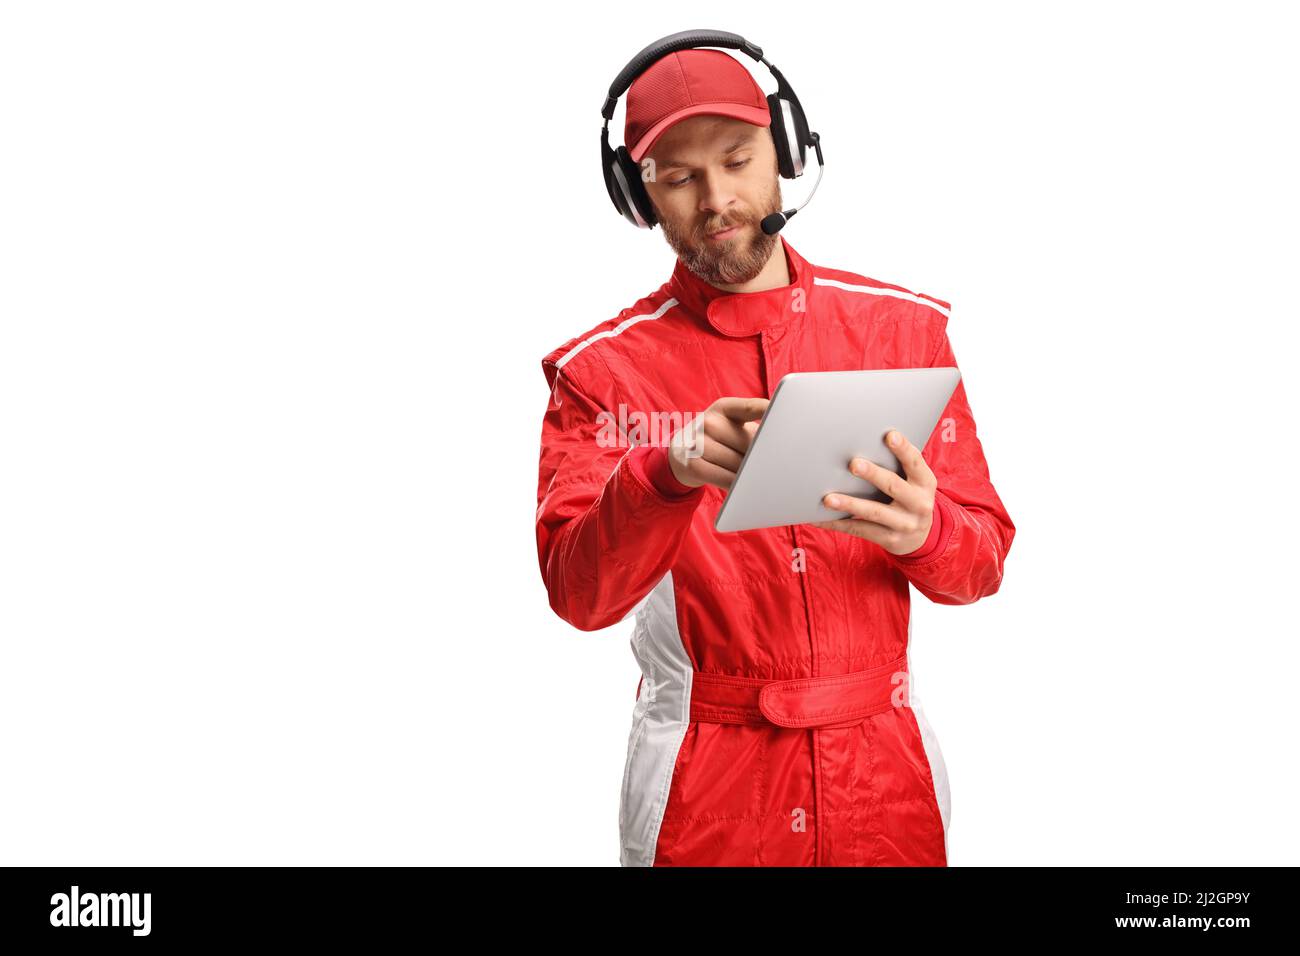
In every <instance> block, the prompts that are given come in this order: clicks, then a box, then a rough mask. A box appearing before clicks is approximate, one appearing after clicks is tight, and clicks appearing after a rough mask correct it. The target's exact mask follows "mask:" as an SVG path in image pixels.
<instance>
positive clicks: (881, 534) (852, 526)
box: [812, 518, 889, 547]
mask: <svg viewBox="0 0 1300 956" xmlns="http://www.w3.org/2000/svg"><path fill="white" fill-rule="evenodd" d="M812 524H813V526H815V527H818V528H825V529H826V530H827V531H846V532H848V533H849V534H852V535H857V536H858V537H859V538H866V539H867V540H868V541H874V542H875V543H876V544H878V545H880V546H881V547H884V545H885V536H886V535H887V534H889V530H888V529H886V528H882V527H880V525H878V524H873V523H872V522H870V521H859V520H858V519H857V518H835V519H833V520H831V521H814V522H812Z"/></svg>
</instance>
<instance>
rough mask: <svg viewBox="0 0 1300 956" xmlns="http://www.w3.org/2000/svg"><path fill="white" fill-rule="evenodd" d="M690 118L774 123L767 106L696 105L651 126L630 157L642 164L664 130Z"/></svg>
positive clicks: (737, 104) (762, 124)
mask: <svg viewBox="0 0 1300 956" xmlns="http://www.w3.org/2000/svg"><path fill="white" fill-rule="evenodd" d="M688 116H730V117H731V118H732V119H738V120H743V121H744V122H746V123H752V124H753V125H755V126H762V127H764V128H766V127H768V126H770V125H771V123H772V115H771V113H769V112H768V109H767V107H766V106H764V107H761V108H760V107H757V106H741V105H740V104H739V103H696V104H694V105H692V106H687V107H684V108H682V109H680V110H678V111H677V112H675V113H669V114H668V115H667V116H665V117H664V118H663V119H661V120H660V121H659V122H657V123H655V125H654V126H651V127H650V129H649V130H648V131H647V132H646V134H645V135H644V136H642V137H641V139H640V141H638V142H637V143H636V145H634V146H632V147H630V148H629V149H628V155H629V156H631V157H632V161H633V162H634V163H639V162H641V157H643V156H645V154H646V153H648V152H649V151H650V147H652V146H654V144H655V141H656V140H657V139H659V137H660V136H661V135H663V132H664V130H666V129H668V127H670V126H672V125H673V124H674V123H676V122H677V121H678V120H684V119H686V117H688Z"/></svg>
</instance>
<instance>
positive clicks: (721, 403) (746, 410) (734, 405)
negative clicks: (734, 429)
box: [713, 398, 771, 422]
mask: <svg viewBox="0 0 1300 956" xmlns="http://www.w3.org/2000/svg"><path fill="white" fill-rule="evenodd" d="M770 404H771V400H770V399H766V398H720V399H718V400H717V401H716V402H714V403H713V407H714V408H716V409H717V410H718V411H720V412H722V414H724V415H726V416H727V417H728V418H730V419H731V420H732V421H733V422H752V421H754V420H755V419H758V418H762V417H763V413H764V412H766V411H767V406H768V405H770Z"/></svg>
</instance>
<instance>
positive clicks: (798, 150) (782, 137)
mask: <svg viewBox="0 0 1300 956" xmlns="http://www.w3.org/2000/svg"><path fill="white" fill-rule="evenodd" d="M767 111H768V113H769V114H770V115H771V117H772V141H773V142H774V143H775V144H776V160H777V165H778V167H779V168H780V170H781V175H782V176H783V177H784V178H785V179H797V178H798V177H799V176H802V175H803V168H804V161H805V160H806V159H807V152H806V150H807V147H806V146H805V145H804V144H805V143H807V142H808V121H807V120H806V119H804V115H803V110H801V109H800V108H799V104H798V103H792V102H790V101H789V100H785V99H782V98H781V94H780V92H776V93H772V94H769V95H768V97H767ZM787 111H788V115H787Z"/></svg>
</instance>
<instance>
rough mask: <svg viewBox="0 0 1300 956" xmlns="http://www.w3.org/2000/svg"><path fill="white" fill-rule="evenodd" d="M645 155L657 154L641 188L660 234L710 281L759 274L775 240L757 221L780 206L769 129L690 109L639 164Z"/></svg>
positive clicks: (724, 281) (746, 278)
mask: <svg viewBox="0 0 1300 956" xmlns="http://www.w3.org/2000/svg"><path fill="white" fill-rule="evenodd" d="M647 158H650V159H653V160H654V166H653V170H654V176H653V179H652V180H650V181H647V182H646V183H645V187H646V191H647V192H648V193H649V195H650V200H651V202H653V203H654V207H655V211H656V212H657V213H658V215H659V223H660V225H661V226H662V227H663V230H664V238H665V239H666V240H667V241H668V244H669V245H670V246H672V248H673V251H674V252H676V253H677V255H678V256H679V257H680V258H681V260H682V262H683V263H685V265H686V267H687V268H688V269H690V270H691V272H692V273H694V274H695V275H697V276H699V277H700V278H701V279H703V280H704V281H705V282H708V283H711V284H713V285H738V284H741V283H744V282H748V281H749V280H750V279H752V278H754V276H756V275H758V273H759V272H760V271H762V269H763V266H764V265H766V264H767V260H768V259H769V258H770V257H771V255H772V249H773V247H774V246H775V245H776V243H777V237H776V236H769V235H767V233H765V232H763V230H762V228H761V226H760V225H759V224H760V223H761V222H762V220H763V218H764V217H765V216H768V215H771V214H772V213H774V212H780V211H781V183H780V180H779V178H778V176H779V172H778V169H777V161H776V147H775V146H774V145H773V143H772V135H771V133H770V132H769V131H768V129H767V128H766V127H762V126H754V125H752V124H750V123H745V122H742V121H741V120H737V119H732V118H731V117H728V116H692V117H689V118H687V119H684V120H682V121H681V122H679V123H674V124H673V125H672V126H671V127H670V128H669V129H668V131H667V132H665V133H664V134H663V136H661V137H660V138H659V139H658V140H657V141H656V142H655V145H654V148H653V149H651V150H650V152H649V153H648V154H647V156H646V157H642V160H641V165H642V169H643V170H644V169H645V168H646V166H647V163H646V159H647ZM642 178H643V179H645V177H644V176H643V177H642ZM719 231H721V234H718V233H719Z"/></svg>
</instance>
